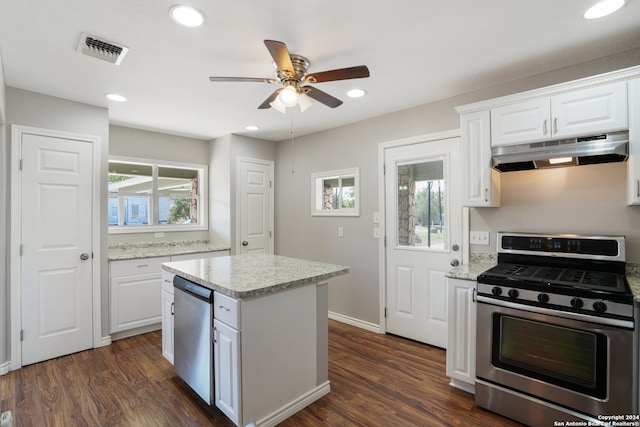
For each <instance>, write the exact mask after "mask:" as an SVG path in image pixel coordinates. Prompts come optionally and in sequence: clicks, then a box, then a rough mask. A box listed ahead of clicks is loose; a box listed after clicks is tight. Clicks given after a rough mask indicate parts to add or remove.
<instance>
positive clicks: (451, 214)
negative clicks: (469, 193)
mask: <svg viewBox="0 0 640 427" xmlns="http://www.w3.org/2000/svg"><path fill="white" fill-rule="evenodd" d="M384 162H385V170H386V173H385V217H386V230H385V234H386V275H387V277H386V330H387V332H389V333H393V334H396V335H400V336H403V337H407V338H410V339H413V340H416V341H421V342H424V343H427V344H431V345H435V346H438V347H442V348H446V347H447V282H446V278H445V272H446V271H448V270H449V269H450V268H451V264H450V263H451V262H452V260H453V259H456V258H460V253H459V252H457V251H459V250H460V241H461V221H462V220H461V212H462V207H461V206H462V194H461V183H460V139H459V138H450V139H444V140H437V141H431V142H424V143H419V144H412V145H407V146H402V147H394V148H387V149H386V150H385V154H384Z"/></svg>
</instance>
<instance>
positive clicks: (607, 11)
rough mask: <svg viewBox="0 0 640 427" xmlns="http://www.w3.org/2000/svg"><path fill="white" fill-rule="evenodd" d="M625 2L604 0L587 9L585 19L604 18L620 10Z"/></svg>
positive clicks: (622, 0)
mask: <svg viewBox="0 0 640 427" xmlns="http://www.w3.org/2000/svg"><path fill="white" fill-rule="evenodd" d="M624 4H625V0H602V1H600V2H598V3H596V4H594V5H593V6H591V7H590V8H589V9H587V11H586V12H585V13H584V15H583V16H584V18H585V19H598V18H602V17H605V16H607V15H611V14H612V13H613V12H616V11H618V10H619V9H620V8H621V7H622V6H624Z"/></svg>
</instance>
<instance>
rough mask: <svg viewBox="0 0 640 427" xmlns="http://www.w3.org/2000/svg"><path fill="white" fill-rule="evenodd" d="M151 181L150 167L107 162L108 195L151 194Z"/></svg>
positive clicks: (151, 172)
mask: <svg viewBox="0 0 640 427" xmlns="http://www.w3.org/2000/svg"><path fill="white" fill-rule="evenodd" d="M152 180H153V167H152V166H151V165H145V164H139V163H119V162H109V193H133V194H151V192H152V190H153V181H152Z"/></svg>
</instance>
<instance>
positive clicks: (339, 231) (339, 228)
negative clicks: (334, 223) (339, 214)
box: [338, 227, 344, 237]
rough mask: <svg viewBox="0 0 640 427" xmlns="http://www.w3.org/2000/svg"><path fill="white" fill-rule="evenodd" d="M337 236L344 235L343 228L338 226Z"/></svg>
mask: <svg viewBox="0 0 640 427" xmlns="http://www.w3.org/2000/svg"><path fill="white" fill-rule="evenodd" d="M338 237H344V228H342V227H338Z"/></svg>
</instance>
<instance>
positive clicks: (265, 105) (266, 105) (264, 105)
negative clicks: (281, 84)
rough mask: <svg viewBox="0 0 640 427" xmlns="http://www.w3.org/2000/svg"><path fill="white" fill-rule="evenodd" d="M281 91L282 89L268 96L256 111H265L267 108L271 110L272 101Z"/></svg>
mask: <svg viewBox="0 0 640 427" xmlns="http://www.w3.org/2000/svg"><path fill="white" fill-rule="evenodd" d="M281 90H282V89H278V90H276V91H275V92H273V93H272V94H271V95H269V97H268V98H267V99H265V100H264V102H263V103H262V104H260V105H259V106H258V110H266V109H267V108H271V105H270V104H271V103H272V102H273V100H274V99H276V98H277V97H278V94H279V93H280V91H281Z"/></svg>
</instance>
